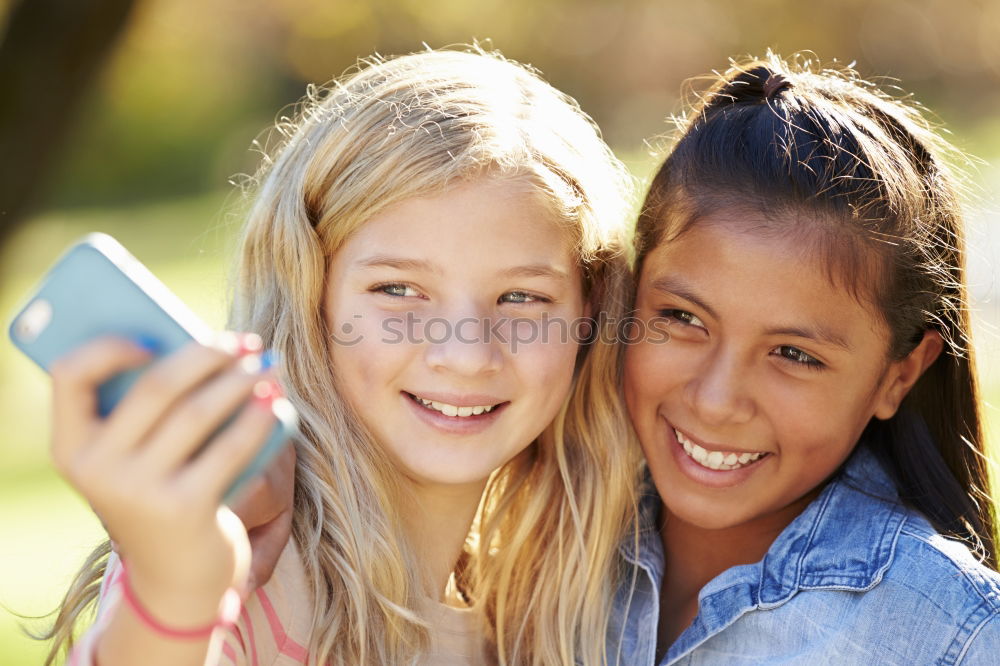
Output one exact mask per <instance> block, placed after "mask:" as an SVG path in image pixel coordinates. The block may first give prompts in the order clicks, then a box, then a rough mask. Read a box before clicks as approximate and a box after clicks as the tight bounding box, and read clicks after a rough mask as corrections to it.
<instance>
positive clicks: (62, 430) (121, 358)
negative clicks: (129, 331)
mask: <svg viewBox="0 0 1000 666" xmlns="http://www.w3.org/2000/svg"><path fill="white" fill-rule="evenodd" d="M230 346H236V345H230ZM149 360H150V353H149V352H148V351H146V350H144V349H142V348H141V347H139V346H138V345H136V344H134V343H132V342H129V341H127V340H122V339H115V338H102V339H99V340H96V341H93V342H91V343H88V344H86V345H84V346H82V347H81V348H79V349H78V350H75V351H74V352H72V353H70V354H69V355H67V356H66V357H64V358H63V359H60V360H59V361H58V362H57V363H56V364H55V365H54V366H53V367H52V378H53V424H52V456H53V459H54V461H55V464H56V466H57V468H58V469H59V470H60V472H61V473H62V474H63V476H65V477H66V479H67V480H68V481H69V482H70V483H71V484H72V485H73V486H74V487H75V488H76V489H77V490H78V491H79V492H80V493H81V494H83V496H84V497H85V498H86V499H87V500H88V501H89V502H90V504H91V506H92V507H93V508H94V510H95V511H96V512H97V514H98V516H99V517H100V518H101V520H102V522H103V523H104V524H105V526H106V527H107V529H108V532H109V534H110V536H111V537H112V538H113V539H114V540H115V541H116V542H117V544H118V549H119V553H120V554H121V556H122V558H123V559H124V560H125V561H127V562H128V566H129V578H130V581H131V583H132V586H133V589H134V591H135V594H136V596H137V597H138V598H139V601H140V602H141V603H142V604H143V605H145V606H146V608H147V610H148V611H149V612H150V613H152V614H153V615H154V616H155V617H156V618H157V619H159V620H160V621H161V622H163V623H164V624H166V625H168V626H173V627H176V628H179V629H183V628H190V627H200V626H204V625H206V624H209V623H211V622H212V621H213V620H214V619H215V618H216V616H217V614H218V607H219V601H220V599H221V598H222V596H223V594H224V592H225V590H226V589H227V588H229V587H231V586H235V587H237V588H240V589H242V588H243V587H244V586H245V584H246V579H247V573H248V568H249V562H250V546H249V543H248V540H247V534H246V530H245V529H244V527H243V525H242V523H241V522H240V520H239V519H238V518H237V517H236V516H235V515H234V514H233V512H232V511H230V510H229V509H228V508H226V507H223V506H221V505H220V503H221V498H222V496H223V494H224V493H225V491H226V489H227V488H228V487H229V485H230V484H231V483H232V481H233V480H234V479H235V478H236V476H237V475H238V474H239V472H240V471H241V470H242V469H243V468H244V467H245V466H246V465H247V464H248V463H249V462H250V460H251V459H252V457H253V455H254V453H255V452H256V451H257V449H258V447H259V446H260V445H262V444H263V443H264V441H265V440H266V438H267V435H268V433H269V432H270V430H271V428H272V427H273V424H274V417H273V416H272V414H271V411H270V404H269V403H268V404H266V405H264V404H260V403H259V402H254V401H251V402H250V404H248V405H246V406H244V407H242V408H241V405H243V403H245V402H246V401H247V399H248V398H250V396H251V394H252V392H253V388H254V386H255V384H257V383H258V382H261V381H264V382H271V381H273V380H272V379H270V378H267V377H262V376H261V375H260V374H259V373H258V372H257V369H256V368H255V367H254V365H253V361H255V360H256V359H255V358H254V357H247V356H240V355H239V354H238V353H236V352H234V351H226V350H223V349H221V348H215V347H207V346H202V345H198V344H195V343H191V344H190V345H188V346H186V347H185V348H183V349H182V350H180V351H178V352H176V353H174V354H172V355H170V356H169V357H167V358H165V359H162V360H160V361H158V362H157V363H155V364H154V365H152V366H151V367H150V368H149V369H148V370H147V371H146V372H145V373H144V374H143V375H142V377H140V378H139V380H138V381H137V382H136V383H135V385H134V386H133V387H132V388H131V390H130V391H129V392H128V394H127V395H126V396H125V397H124V398H123V399H122V400H121V402H120V403H119V404H118V405H117V406H116V407H115V409H114V410H113V411H112V413H111V414H110V415H109V416H108V417H107V418H105V419H102V418H100V417H99V416H98V413H97V387H98V386H99V385H100V384H101V383H103V382H104V381H106V380H107V379H109V378H111V377H112V376H114V375H115V374H117V373H119V372H121V371H123V370H127V369H130V368H133V367H136V366H140V365H142V364H143V363H146V362H148V361H149ZM258 366H259V364H258ZM237 410H239V414H238V416H237V417H236V419H235V420H234V421H233V422H232V423H231V424H230V425H228V426H227V427H226V428H225V429H224V430H222V431H221V432H219V433H218V434H217V435H215V436H214V437H213V438H212V439H211V440H210V441H208V442H207V443H206V440H208V439H209V437H210V436H211V435H212V434H213V433H214V432H215V431H216V430H217V429H218V428H219V427H220V426H221V425H222V424H223V423H224V422H225V421H226V419H227V418H229V417H230V415H232V414H233V413H234V412H236V411H237ZM203 445H204V447H203Z"/></svg>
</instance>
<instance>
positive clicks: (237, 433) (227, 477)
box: [178, 379, 277, 499]
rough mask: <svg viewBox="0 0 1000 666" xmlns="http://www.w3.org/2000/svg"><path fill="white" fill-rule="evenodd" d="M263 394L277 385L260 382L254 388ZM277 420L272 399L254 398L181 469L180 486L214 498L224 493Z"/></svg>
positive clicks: (251, 457) (267, 435) (267, 381)
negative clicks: (262, 389) (198, 490)
mask: <svg viewBox="0 0 1000 666" xmlns="http://www.w3.org/2000/svg"><path fill="white" fill-rule="evenodd" d="M261 386H264V387H265V388H264V391H270V390H272V389H270V388H267V387H269V386H276V385H275V384H274V382H273V380H266V379H264V380H260V381H259V382H258V383H257V384H256V385H255V391H256V390H257V388H258V387H261ZM276 421H277V419H276V418H275V416H274V414H273V413H272V412H271V405H270V400H261V399H259V398H256V397H255V398H253V399H251V400H250V402H249V404H247V405H246V406H245V407H244V408H243V409H242V410H240V413H239V415H238V416H237V417H236V419H235V420H234V421H233V422H232V423H231V424H229V425H228V426H226V428H225V429H224V430H223V431H222V432H221V433H219V434H218V435H216V436H215V437H214V438H213V439H212V441H211V442H209V443H208V444H207V445H206V446H205V449H204V451H202V453H201V454H200V455H199V456H198V457H197V458H195V459H194V460H193V461H192V462H191V463H190V464H188V465H187V466H185V467H184V468H182V470H181V473H180V474H179V475H178V483H180V484H182V485H185V486H188V487H191V488H197V489H202V492H205V493H208V495H209V496H211V497H213V498H219V499H221V498H222V495H223V493H224V492H225V491H226V489H228V488H229V486H230V485H231V484H232V482H233V481H234V480H235V479H236V477H237V476H238V475H239V474H240V472H242V471H243V470H244V469H245V468H246V467H247V465H249V463H250V461H251V460H253V457H254V455H256V453H257V451H258V450H260V447H261V446H263V445H264V443H265V442H266V441H267V439H268V437H269V436H270V434H271V430H272V429H273V428H274V424H275V423H276Z"/></svg>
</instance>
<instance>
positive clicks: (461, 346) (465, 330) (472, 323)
mask: <svg viewBox="0 0 1000 666" xmlns="http://www.w3.org/2000/svg"><path fill="white" fill-rule="evenodd" d="M488 326H489V320H488V319H483V318H481V317H475V316H456V317H450V318H437V319H435V320H434V321H433V322H431V321H428V323H427V325H425V328H424V339H425V340H426V342H427V347H426V351H425V358H426V361H427V365H429V366H430V367H431V368H433V369H434V370H437V371H443V372H451V373H454V374H456V375H460V376H466V377H474V376H477V375H484V374H486V375H488V374H493V373H496V372H498V371H499V370H500V368H502V367H503V351H502V350H501V349H500V346H499V345H498V344H497V341H496V340H495V339H493V338H494V337H495V336H491V335H489V334H488V332H487V327H488Z"/></svg>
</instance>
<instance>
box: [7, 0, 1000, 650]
mask: <svg viewBox="0 0 1000 666" xmlns="http://www.w3.org/2000/svg"><path fill="white" fill-rule="evenodd" d="M32 1H40V0H23V2H32ZM46 1H47V0H46ZM81 4H82V3H81ZM90 4H91V5H92V7H91V10H92V11H93V12H99V11H101V5H102V2H98V1H96V0H95V1H94V2H92V3H90ZM103 4H107V3H103ZM118 4H119V5H122V4H123V3H121V2H119V3H118ZM124 5H125V6H127V9H128V11H129V14H128V18H127V21H126V22H125V23H124V27H123V28H122V29H121V31H120V32H119V33H118V35H117V37H118V38H117V40H116V41H112V42H109V43H113V44H114V46H113V48H111V49H110V51H109V53H110V56H109V57H108V58H107V60H106V61H105V62H104V63H103V66H102V67H101V68H100V69H99V70H98V73H97V75H96V76H95V77H94V78H93V79H92V80H90V81H89V82H88V83H87V85H86V94H85V95H84V96H83V97H82V103H81V104H80V105H79V106H78V107H74V108H73V109H67V116H69V117H67V118H64V119H63V120H64V121H65V122H66V123H67V125H66V126H67V127H69V128H70V129H69V132H68V134H66V137H67V138H66V140H65V142H64V143H63V144H62V146H61V147H60V149H59V150H58V151H57V153H56V157H55V158H54V159H53V160H52V162H51V165H50V166H49V167H48V168H47V169H46V170H45V173H44V178H41V186H40V187H39V189H38V191H37V194H36V195H35V197H34V198H33V200H32V207H31V208H30V209H29V212H28V213H27V214H26V215H25V216H24V219H23V222H22V223H21V224H20V225H19V226H18V227H17V229H16V230H15V231H14V232H13V233H12V234H11V235H10V236H9V237H8V238H7V240H6V242H4V244H3V245H2V246H0V314H2V316H3V318H4V320H5V321H6V320H7V318H9V316H10V314H12V312H13V310H14V309H15V307H17V306H18V305H19V304H20V299H21V298H22V296H23V294H24V293H25V291H26V290H27V289H28V288H29V287H30V286H31V285H32V283H33V282H34V281H35V280H36V279H37V278H38V277H39V276H40V274H41V273H42V272H43V271H44V270H45V268H46V267H47V266H48V265H49V264H50V263H51V262H52V261H53V260H54V259H55V258H56V256H57V255H58V254H59V253H60V251H61V250H62V249H63V247H64V246H65V245H66V244H67V243H68V242H70V241H72V240H74V239H75V238H77V237H78V236H80V235H82V234H84V233H86V232H88V231H93V230H101V231H106V232H109V233H111V234H113V235H114V236H116V237H118V238H119V239H120V240H121V241H122V242H123V243H124V244H125V245H126V246H127V247H129V248H130V249H131V250H132V251H133V253H134V254H136V255H137V256H138V257H139V258H140V259H141V260H143V261H144V262H146V263H147V264H148V265H149V266H150V267H151V268H152V270H153V271H154V272H155V273H156V274H157V275H159V276H160V277H161V278H162V279H163V280H164V282H166V283H167V284H168V286H170V287H171V288H173V289H174V290H175V291H176V292H177V293H178V294H179V295H180V296H181V297H182V298H183V299H184V300H186V301H187V302H188V303H189V304H191V305H192V307H193V308H194V309H195V310H196V311H198V312H199V313H200V314H201V315H202V316H203V317H204V318H205V319H206V320H208V321H209V322H211V323H213V324H216V325H219V324H221V323H222V321H223V320H224V316H225V315H224V313H225V291H224V290H225V266H226V261H227V258H228V251H229V247H230V243H231V242H232V237H233V232H234V229H235V227H236V226H237V225H238V224H239V215H240V213H239V211H240V203H241V200H240V195H239V193H238V192H237V191H236V190H235V189H234V188H233V186H232V185H230V182H231V181H234V180H236V181H238V180H239V174H241V173H251V172H252V171H253V170H254V168H255V165H256V161H257V159H258V158H259V157H260V154H259V152H258V150H257V147H256V146H255V144H254V140H255V139H256V138H257V137H258V136H260V133H261V131H262V130H264V129H266V128H267V127H268V126H269V125H270V124H271V123H272V122H274V121H275V120H276V119H278V118H279V117H280V115H281V113H280V112H279V111H278V110H279V109H281V108H282V107H285V106H287V105H288V104H290V103H293V102H295V101H296V100H297V99H298V98H299V97H300V96H301V95H302V94H303V93H304V91H305V85H306V84H307V83H308V82H323V81H327V80H329V79H330V78H332V77H334V76H337V75H339V74H340V73H342V72H343V71H344V70H345V69H347V68H348V67H350V66H351V65H353V64H354V63H355V62H356V61H357V59H358V58H359V57H365V56H368V55H370V54H372V53H374V52H379V53H382V54H396V53H404V52H409V51H413V50H419V49H421V48H423V45H424V44H427V45H429V46H432V47H440V46H445V45H449V44H457V43H468V42H470V41H472V40H474V39H478V40H492V41H491V42H487V45H492V46H493V47H495V48H498V49H499V50H501V51H502V52H503V53H504V54H505V55H507V56H508V57H511V58H514V59H516V60H519V61H522V62H526V63H530V64H532V65H534V66H535V67H537V68H539V69H540V70H541V71H542V73H543V74H544V75H545V76H546V77H547V78H548V79H549V80H550V81H552V82H553V83H554V84H555V85H556V86H557V87H559V88H561V89H562V90H564V91H566V92H567V93H569V94H571V95H573V96H575V97H576V98H577V99H579V100H580V103H581V105H582V106H583V108H584V109H585V110H586V111H588V112H589V113H590V114H591V115H593V116H594V118H595V119H596V120H597V121H598V123H599V124H600V125H601V127H602V128H603V129H604V132H605V135H606V137H607V139H608V140H609V142H610V143H611V144H612V146H613V147H614V148H615V149H616V151H617V152H618V153H619V155H620V156H621V157H622V158H623V159H625V160H626V162H627V163H628V164H629V165H630V167H632V168H633V169H634V171H635V172H636V173H637V174H638V175H640V176H645V175H646V174H648V173H649V170H650V169H651V168H652V165H653V164H654V160H653V158H652V157H650V150H649V144H648V143H647V141H648V140H650V139H651V138H652V137H655V136H656V135H658V134H660V133H662V132H664V131H666V130H667V129H668V126H667V125H666V123H665V122H664V119H665V118H666V116H667V115H668V114H670V113H672V112H677V111H679V110H680V109H681V93H682V82H683V81H684V80H685V79H688V78H690V77H693V76H696V75H700V74H705V73H708V72H710V71H711V70H713V69H724V68H725V67H726V66H727V59H728V58H729V57H730V56H739V55H747V54H762V53H763V52H764V50H765V49H766V48H768V47H771V48H774V49H775V50H777V51H778V52H779V53H783V54H788V53H791V52H793V51H801V50H810V51H813V52H815V53H816V54H817V56H818V57H819V58H820V59H822V60H823V61H827V62H828V61H832V60H833V59H837V60H839V61H840V62H842V63H849V62H852V61H856V63H857V67H858V69H859V70H860V71H861V72H862V74H864V75H866V76H869V77H875V76H889V77H895V78H897V79H899V81H900V82H901V83H900V84H901V85H902V86H903V87H904V88H905V89H906V90H907V91H909V92H912V93H913V94H914V96H915V97H916V99H918V100H920V101H921V102H923V103H924V104H925V105H926V106H928V107H929V108H931V109H933V110H934V111H935V113H936V117H937V118H938V120H939V121H940V122H941V123H942V124H943V125H944V126H945V127H946V128H947V129H948V130H950V131H951V132H952V135H951V139H952V140H953V141H954V142H955V143H956V144H957V145H958V146H959V147H960V148H962V149H963V150H965V151H967V152H969V153H971V154H972V155H974V156H976V157H977V158H979V160H977V161H976V163H975V165H974V167H973V168H972V169H970V176H971V179H972V182H973V187H972V188H971V192H970V195H971V196H970V204H969V219H970V222H971V227H972V228H971V232H970V233H971V242H970V278H971V281H972V285H973V294H974V298H975V305H976V327H977V330H976V333H977V336H978V337H977V348H978V351H979V360H980V363H981V368H982V370H983V377H984V385H985V388H986V395H987V399H988V400H989V401H990V402H991V403H992V405H997V404H1000V373H998V372H997V371H996V370H994V366H995V365H996V364H997V360H1000V344H998V340H1000V334H998V329H997V326H998V324H1000V307H998V305H997V302H998V293H1000V289H998V279H997V269H998V266H1000V227H998V224H997V222H998V214H997V197H996V195H997V193H998V192H1000V169H998V168H997V167H995V166H993V165H994V164H995V163H1000V115H998V114H997V113H996V109H998V108H1000V39H997V35H1000V2H987V1H985V0H979V1H977V0H948V1H947V2H945V1H944V0H913V1H909V0H908V1H903V0H883V1H878V2H865V1H862V0H844V1H841V2H837V3H810V2H802V1H801V0H797V1H796V0H754V1H737V0H707V1H703V2H697V3H691V2H681V1H679V0H664V1H656V0H618V1H614V0H583V1H572V0H480V1H479V2H469V1H468V0H284V1H282V2H277V1H271V2H268V1H265V0H213V1H212V2H202V3H188V2H170V1H169V0H135V1H134V2H125V3H124ZM18 6H19V3H18V2H14V1H12V0H0V31H3V30H5V28H6V27H7V25H8V24H9V23H10V21H9V18H10V17H11V16H12V15H13V13H14V12H15V11H16V10H17V8H18ZM11 37H12V34H11V33H10V32H9V31H8V32H7V34H5V36H4V39H7V40H10V39H11ZM28 37H30V39H29V40H27V41H28V43H37V44H40V45H42V46H43V47H44V45H45V44H46V40H57V39H59V37H58V35H56V34H54V33H53V34H48V33H46V32H44V31H43V32H40V33H39V34H36V35H30V36H28ZM31 40H38V41H36V42H32V41H31ZM52 43H55V41H53V42H52ZM6 64H7V65H13V66H14V67H16V68H24V70H25V71H28V72H30V70H31V65H32V64H33V63H32V62H31V61H27V62H18V63H6ZM43 83H44V82H43ZM47 92H48V94H46V95H41V96H39V98H37V99H33V100H30V102H31V103H32V104H35V105H37V108H38V109H39V110H50V111H51V110H53V109H54V110H55V111H57V112H58V111H59V108H60V107H59V105H60V104H62V100H61V97H60V95H61V92H62V91H61V90H60V89H59V88H57V87H54V86H53V87H52V88H50V89H48V91H47ZM6 94H8V91H6V90H0V96H3V95H6ZM52 105H55V106H54V107H53V106H52ZM74 109H75V112H74ZM70 121H71V122H70ZM0 129H6V130H7V131H9V130H10V129H11V128H10V127H7V128H0ZM654 143H655V142H654ZM0 160H2V161H3V163H2V165H0V179H4V178H7V177H13V176H14V175H16V174H17V170H18V169H19V165H18V164H17V163H14V162H12V160H10V159H9V157H8V155H6V154H3V155H0ZM3 205H4V202H2V201H0V217H2V216H3V215H5V214H6V211H5V210H4V209H3ZM48 400H49V397H48V383H47V380H46V378H45V376H44V375H43V374H42V373H41V372H40V371H39V370H37V369H36V368H35V367H34V366H32V365H31V364H30V362H28V361H27V360H25V359H24V358H22V357H21V356H19V355H18V354H17V353H16V352H15V350H14V349H13V347H12V346H11V345H10V344H9V342H7V341H6V339H5V340H4V341H3V342H0V424H2V425H0V432H2V433H3V434H2V437H0V604H2V608H0V664H4V665H5V666H18V665H21V664H37V663H40V662H41V660H42V655H43V652H44V651H43V649H42V646H40V645H38V644H37V643H35V642H33V641H31V640H29V639H27V638H25V637H24V636H23V635H22V633H21V630H20V628H19V623H20V622H21V621H20V620H18V618H16V617H15V616H14V615H13V614H12V613H11V611H12V612H16V613H18V614H21V615H44V614H47V613H49V612H50V611H52V610H53V609H54V608H55V606H56V604H57V603H58V601H59V599H60V596H61V593H62V592H63V591H64V589H65V587H66V585H67V583H68V581H69V578H70V575H71V574H72V572H73V571H74V570H75V568H76V567H77V566H78V565H79V563H80V562H81V560H82V559H83V557H84V556H85V554H86V553H87V552H88V551H89V550H90V548H91V547H92V546H93V545H94V544H95V543H96V542H97V540H98V539H99V538H100V526H99V525H98V524H97V523H96V521H95V519H94V518H93V517H92V516H91V515H90V513H89V511H88V509H87V507H86V506H85V504H84V503H83V502H82V501H81V500H80V499H79V498H77V497H76V496H75V495H73V493H71V492H70V491H69V490H68V489H67V488H66V486H65V485H64V484H63V483H62V482H61V481H59V480H58V479H57V478H56V477H55V475H54V473H53V472H52V471H51V470H50V468H49V464H48V459H47V446H48V422H47V420H48ZM987 415H988V418H989V419H990V420H991V422H992V425H991V429H992V434H991V441H992V442H994V443H1000V419H998V412H997V408H996V407H995V406H988V407H987ZM43 624H44V623H43V622H42V621H34V622H28V625H29V626H34V627H39V626H43Z"/></svg>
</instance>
